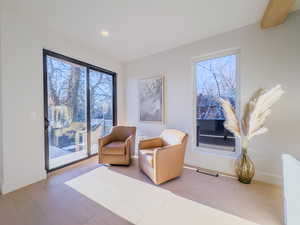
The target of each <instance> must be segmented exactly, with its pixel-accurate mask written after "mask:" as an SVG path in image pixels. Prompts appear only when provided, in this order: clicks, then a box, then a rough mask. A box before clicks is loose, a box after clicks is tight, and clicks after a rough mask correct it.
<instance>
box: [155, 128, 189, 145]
mask: <svg viewBox="0 0 300 225" xmlns="http://www.w3.org/2000/svg"><path fill="white" fill-rule="evenodd" d="M186 137H187V134H186V133H184V132H182V131H180V130H175V129H166V130H164V131H163V132H162V134H161V135H160V138H161V139H162V140H163V145H164V146H165V145H178V144H185V143H184V142H185V141H186Z"/></svg>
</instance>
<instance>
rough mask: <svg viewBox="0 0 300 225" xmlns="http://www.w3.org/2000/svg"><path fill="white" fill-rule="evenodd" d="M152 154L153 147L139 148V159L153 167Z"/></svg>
mask: <svg viewBox="0 0 300 225" xmlns="http://www.w3.org/2000/svg"><path fill="white" fill-rule="evenodd" d="M153 154H154V149H143V150H140V155H139V157H141V159H140V160H142V161H143V162H144V163H147V164H149V166H151V167H152V168H153Z"/></svg>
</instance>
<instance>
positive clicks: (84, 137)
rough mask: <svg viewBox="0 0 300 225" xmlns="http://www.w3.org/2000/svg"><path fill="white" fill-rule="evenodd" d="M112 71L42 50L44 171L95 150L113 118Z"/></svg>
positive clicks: (114, 113) (112, 122)
mask: <svg viewBox="0 0 300 225" xmlns="http://www.w3.org/2000/svg"><path fill="white" fill-rule="evenodd" d="M115 76H116V74H115V73H114V72H111V71H108V70H105V69H102V68H99V67H96V66H93V65H90V64H87V63H84V62H81V61H78V60H75V59H72V58H69V57H66V56H63V55H60V54H57V53H54V52H51V51H48V50H44V101H45V150H46V154H45V155H46V169H47V171H50V170H53V169H56V168H60V167H62V166H65V165H68V164H70V163H73V162H76V161H78V160H81V159H84V158H87V157H89V156H91V155H93V154H96V153H97V152H98V139H99V138H100V137H102V136H104V135H106V134H107V133H108V132H109V131H110V129H111V127H112V126H113V124H114V123H115V122H116V116H115V115H116V109H115V96H114V95H115V93H116V90H115V89H116V85H115V84H116V82H115V79H116V78H115Z"/></svg>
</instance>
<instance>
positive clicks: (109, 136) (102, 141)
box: [99, 133, 113, 148]
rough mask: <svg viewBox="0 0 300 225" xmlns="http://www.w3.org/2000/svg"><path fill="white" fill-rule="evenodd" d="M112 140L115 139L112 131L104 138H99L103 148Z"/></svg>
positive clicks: (100, 145)
mask: <svg viewBox="0 0 300 225" xmlns="http://www.w3.org/2000/svg"><path fill="white" fill-rule="evenodd" d="M112 141H113V135H112V133H110V134H108V135H106V136H103V137H102V138H99V147H100V148H102V147H103V146H105V145H107V144H109V143H110V142H112Z"/></svg>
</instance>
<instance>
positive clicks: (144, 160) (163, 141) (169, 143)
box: [138, 129, 187, 184]
mask: <svg viewBox="0 0 300 225" xmlns="http://www.w3.org/2000/svg"><path fill="white" fill-rule="evenodd" d="M186 144H187V134H186V133H184V132H181V131H179V130H174V129H167V130H164V131H163V132H162V134H161V136H160V137H158V138H151V139H148V140H142V141H140V142H139V151H138V152H139V167H140V169H141V170H142V171H143V172H144V173H145V174H146V175H147V176H148V177H150V178H151V180H152V181H153V182H154V183H155V184H161V183H164V182H166V181H168V180H171V179H173V178H175V177H179V176H180V175H181V173H182V168H183V163H184V154H185V149H186Z"/></svg>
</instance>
